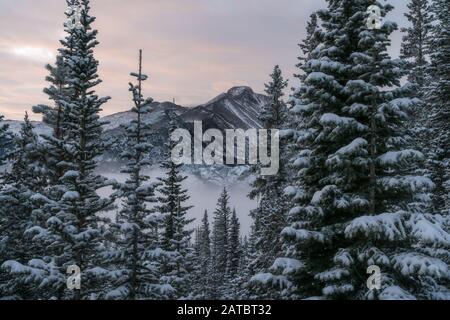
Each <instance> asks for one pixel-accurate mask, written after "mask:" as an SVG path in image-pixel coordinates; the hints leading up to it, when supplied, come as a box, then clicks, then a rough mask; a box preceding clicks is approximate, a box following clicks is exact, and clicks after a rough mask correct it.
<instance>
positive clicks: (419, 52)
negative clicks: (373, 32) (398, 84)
mask: <svg viewBox="0 0 450 320" xmlns="http://www.w3.org/2000/svg"><path fill="white" fill-rule="evenodd" d="M408 9H409V11H408V12H407V13H405V16H406V17H407V19H408V21H409V23H410V26H409V27H408V28H402V30H401V31H402V32H403V33H404V36H403V42H402V47H401V58H403V59H405V60H406V61H407V67H408V70H409V73H408V80H409V81H410V82H411V83H412V84H414V85H415V86H416V88H417V89H416V90H415V96H416V97H417V98H419V99H421V101H420V102H418V103H417V104H416V105H415V107H414V109H413V114H412V115H411V117H410V127H411V128H412V129H411V135H412V137H413V138H414V140H415V141H416V142H415V143H414V145H415V147H416V148H417V149H418V150H420V151H421V152H423V153H424V154H425V156H426V159H427V161H426V165H425V166H424V167H421V168H419V169H418V171H417V172H416V174H421V175H427V176H431V175H430V172H431V171H432V170H430V168H431V164H430V162H431V161H430V158H431V149H430V144H429V139H430V133H431V131H430V130H429V120H428V117H429V113H430V106H429V105H428V104H427V103H426V101H425V100H424V96H425V92H426V84H427V83H428V82H429V75H428V72H427V71H428V69H429V62H428V57H429V53H430V41H431V31H432V27H433V26H432V24H433V15H432V14H431V10H430V6H429V1H428V0H411V2H410V3H409V4H408ZM422 206H423V208H424V209H426V210H429V208H430V207H431V197H430V201H427V203H424V204H423V205H422Z"/></svg>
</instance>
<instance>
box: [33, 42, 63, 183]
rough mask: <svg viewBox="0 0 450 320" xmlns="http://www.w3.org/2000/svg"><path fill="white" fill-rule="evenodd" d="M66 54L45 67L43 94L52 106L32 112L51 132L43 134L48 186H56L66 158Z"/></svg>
mask: <svg viewBox="0 0 450 320" xmlns="http://www.w3.org/2000/svg"><path fill="white" fill-rule="evenodd" d="M63 50H64V49H62V51H63ZM66 55H67V52H65V53H60V54H58V56H57V57H56V63H55V66H52V65H50V64H49V65H47V66H46V69H47V71H48V72H49V75H48V76H47V77H46V78H45V79H46V81H47V82H49V86H48V87H46V88H44V93H45V94H46V95H47V96H48V98H49V100H51V101H52V102H53V104H54V105H53V106H48V105H37V106H34V107H33V112H35V113H37V114H42V121H43V122H44V123H46V124H48V125H49V126H50V127H51V128H52V129H53V130H52V134H51V135H47V134H43V135H42V138H43V140H44V144H43V148H42V152H44V154H45V157H46V159H45V160H46V161H45V164H46V166H47V168H48V177H47V178H48V180H49V183H50V184H57V183H58V182H59V179H60V178H61V177H62V175H63V174H64V170H65V161H64V157H65V156H67V155H66V154H65V150H64V141H63V137H64V131H63V130H64V128H65V109H64V107H63V106H64V103H65V102H68V101H70V96H71V93H70V88H69V86H68V77H69V75H68V73H69V69H68V67H67V65H66V61H65V60H67V59H65V57H66Z"/></svg>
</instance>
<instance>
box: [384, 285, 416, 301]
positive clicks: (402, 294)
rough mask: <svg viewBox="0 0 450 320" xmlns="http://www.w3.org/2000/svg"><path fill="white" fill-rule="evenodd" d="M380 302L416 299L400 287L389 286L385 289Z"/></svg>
mask: <svg viewBox="0 0 450 320" xmlns="http://www.w3.org/2000/svg"><path fill="white" fill-rule="evenodd" d="M379 298H380V300H416V298H415V297H414V296H413V295H411V294H409V293H407V292H406V291H405V290H403V289H402V288H400V287H399V286H389V287H387V288H384V289H383V290H382V291H381V293H380V295H379Z"/></svg>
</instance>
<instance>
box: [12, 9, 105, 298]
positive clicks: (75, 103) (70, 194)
mask: <svg viewBox="0 0 450 320" xmlns="http://www.w3.org/2000/svg"><path fill="white" fill-rule="evenodd" d="M67 3H68V5H69V10H68V11H67V12H66V15H67V16H68V18H69V19H72V20H73V19H74V17H75V15H78V13H77V12H78V11H79V13H80V14H79V17H78V16H77V18H79V23H78V24H76V25H72V24H70V23H66V25H65V27H66V28H65V31H66V33H67V36H66V38H65V40H63V41H62V42H61V43H62V44H63V46H64V48H63V49H61V50H60V53H61V55H63V56H64V59H65V65H66V66H67V83H68V85H67V89H68V92H70V95H69V96H68V97H66V99H65V101H59V102H60V103H62V107H63V109H64V114H65V117H64V118H65V120H64V124H63V125H64V127H63V132H64V138H63V143H64V150H65V156H64V158H63V159H61V161H62V162H64V168H65V170H64V172H63V173H62V177H61V178H60V179H59V181H58V184H56V185H52V186H50V187H51V189H52V190H53V191H54V192H49V193H46V194H45V195H41V196H36V197H34V200H35V201H36V202H39V204H40V208H39V209H38V210H37V211H36V212H37V214H38V215H40V219H45V220H46V223H45V225H38V226H34V227H31V228H30V229H29V230H27V232H29V233H33V235H34V238H33V239H34V241H41V243H42V245H43V246H45V248H46V250H45V253H46V255H45V256H43V257H36V259H32V260H30V261H29V262H28V265H23V264H18V263H17V262H15V261H8V262H6V263H4V264H3V268H4V269H6V270H9V271H10V272H11V273H13V274H16V275H19V276H21V278H22V279H24V280H25V281H33V282H34V283H35V285H36V286H37V287H39V288H42V289H44V288H45V289H47V290H46V292H47V295H46V296H44V297H43V298H50V297H55V298H59V299H95V298H98V297H99V296H100V295H101V294H103V293H104V292H102V289H103V287H104V284H105V283H104V281H103V279H104V277H106V276H108V272H107V271H106V270H105V269H104V268H102V265H103V263H104V261H103V259H102V254H103V250H104V245H105V244H104V241H103V240H104V237H103V236H104V233H105V229H106V228H105V225H104V219H101V218H100V217H99V213H101V212H102V211H104V210H106V209H107V208H108V207H109V206H110V205H111V204H112V203H113V199H112V198H101V197H99V195H98V193H97V191H98V190H99V189H100V188H103V187H105V186H107V185H108V183H107V181H106V179H105V178H103V177H101V176H98V175H96V174H95V169H96V165H97V163H96V158H97V157H98V156H100V155H101V154H102V152H103V150H104V144H103V142H102V140H101V133H102V124H103V123H102V122H101V121H100V120H99V119H100V116H99V113H100V111H101V107H102V105H103V104H104V103H106V102H107V101H108V100H109V97H106V98H99V97H98V96H97V95H96V94H95V91H94V88H95V86H97V85H98V84H99V83H101V80H100V79H99V77H98V75H97V67H98V61H97V60H96V59H95V57H94V48H95V47H96V46H97V44H98V42H97V40H96V37H97V30H95V29H93V28H92V24H93V22H94V21H95V18H94V17H92V16H91V15H90V6H89V0H68V1H67ZM50 195H51V196H52V197H50ZM72 266H77V267H78V268H80V270H81V277H82V285H81V290H69V288H68V287H67V274H66V273H67V270H68V268H69V267H72ZM30 275H32V276H30Z"/></svg>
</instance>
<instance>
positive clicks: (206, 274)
mask: <svg viewBox="0 0 450 320" xmlns="http://www.w3.org/2000/svg"><path fill="white" fill-rule="evenodd" d="M211 267H212V260H211V230H210V226H209V218H208V212H207V211H205V214H204V216H203V219H202V224H201V226H200V227H199V228H198V231H197V259H196V273H195V274H196V281H195V282H196V292H195V297H196V298H198V299H207V300H208V299H211V298H212V296H213V292H212V290H211V281H212V277H211Z"/></svg>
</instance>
